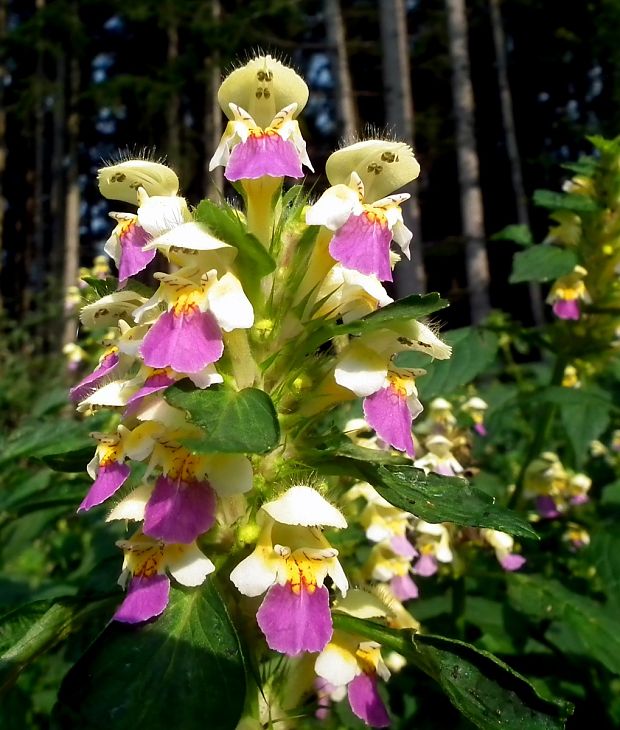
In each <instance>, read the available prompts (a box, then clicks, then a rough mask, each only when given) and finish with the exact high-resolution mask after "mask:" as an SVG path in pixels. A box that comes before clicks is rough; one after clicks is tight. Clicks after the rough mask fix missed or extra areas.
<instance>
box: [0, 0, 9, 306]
mask: <svg viewBox="0 0 620 730" xmlns="http://www.w3.org/2000/svg"><path fill="white" fill-rule="evenodd" d="M7 10H8V0H0V48H5V46H4V39H5V38H6V21H7ZM5 52H6V51H5V50H3V51H1V55H0V274H2V261H3V258H4V254H3V250H4V211H5V207H6V200H5V197H4V174H5V171H6V153H7V149H6V109H5V107H4V85H5V81H6V75H7V67H6V58H5V56H4V54H5ZM3 307H4V305H3V301H2V288H1V287H0V314H1V313H2V310H3Z"/></svg>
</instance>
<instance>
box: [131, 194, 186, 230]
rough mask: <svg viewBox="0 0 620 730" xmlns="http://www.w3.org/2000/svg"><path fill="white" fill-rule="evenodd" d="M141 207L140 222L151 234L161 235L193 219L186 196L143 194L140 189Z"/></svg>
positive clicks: (139, 209) (139, 212) (139, 211)
mask: <svg viewBox="0 0 620 730" xmlns="http://www.w3.org/2000/svg"><path fill="white" fill-rule="evenodd" d="M138 198H139V200H140V207H139V208H138V223H139V224H140V226H141V228H143V229H144V230H145V231H146V232H147V233H150V235H151V236H161V235H163V234H164V233H166V232H168V231H170V230H172V229H173V228H176V227H177V226H180V225H182V224H183V223H186V222H188V221H190V220H191V213H190V212H189V209H188V207H187V202H186V201H185V198H179V197H178V196H176V195H175V196H162V195H155V196H153V197H149V196H148V195H146V196H144V195H141V193H140V190H138Z"/></svg>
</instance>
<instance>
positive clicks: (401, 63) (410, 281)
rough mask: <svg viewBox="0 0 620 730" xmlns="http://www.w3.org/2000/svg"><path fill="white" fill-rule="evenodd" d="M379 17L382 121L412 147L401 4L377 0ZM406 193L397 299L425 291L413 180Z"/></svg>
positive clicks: (404, 19) (395, 0) (401, 1)
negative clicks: (408, 240) (404, 251)
mask: <svg viewBox="0 0 620 730" xmlns="http://www.w3.org/2000/svg"><path fill="white" fill-rule="evenodd" d="M379 16H380V19H381V44H382V51H383V89H384V94H385V96H384V99H385V121H386V123H387V126H388V128H389V129H390V130H392V131H393V132H394V134H395V135H396V137H397V138H398V139H399V140H402V141H403V142H406V143H407V144H408V145H410V146H411V147H413V146H414V144H413V143H414V135H415V125H414V112H413V95H412V92H411V68H410V65H409V44H408V39H407V12H406V10H405V3H404V0H380V3H379ZM409 189H410V191H411V198H410V199H409V200H408V201H407V202H406V203H405V204H404V205H403V206H402V208H403V218H404V221H405V225H406V226H407V228H409V229H410V230H411V232H412V233H413V241H412V245H411V260H410V261H406V260H403V261H402V262H401V264H400V265H399V266H398V267H397V269H396V291H397V294H398V296H399V297H404V296H407V295H408V294H421V293H423V292H424V291H426V271H425V269H424V256H423V253H422V225H421V220H420V206H419V203H418V183H417V181H416V180H414V181H413V182H412V183H411V185H410V186H409Z"/></svg>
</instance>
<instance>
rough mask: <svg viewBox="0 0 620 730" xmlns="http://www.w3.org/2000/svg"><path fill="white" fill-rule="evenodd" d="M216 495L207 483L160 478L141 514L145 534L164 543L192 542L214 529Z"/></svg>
mask: <svg viewBox="0 0 620 730" xmlns="http://www.w3.org/2000/svg"><path fill="white" fill-rule="evenodd" d="M214 521H215V492H214V491H213V489H212V488H211V487H210V485H209V483H208V482H182V481H180V480H173V479H170V478H169V477H165V476H160V477H159V479H158V480H157V482H156V483H155V489H154V490H153V494H151V497H150V499H149V501H148V503H147V505H146V510H145V513H144V528H143V531H144V534H145V535H148V536H149V537H154V538H156V539H158V540H164V541H165V542H180V543H183V544H187V543H190V542H193V541H194V540H195V539H196V538H197V537H198V535H202V533H203V532H206V531H207V530H209V529H210V528H211V527H212V526H213V522H214Z"/></svg>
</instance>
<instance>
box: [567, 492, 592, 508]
mask: <svg viewBox="0 0 620 730" xmlns="http://www.w3.org/2000/svg"><path fill="white" fill-rule="evenodd" d="M589 501H590V497H588V495H587V494H576V495H575V496H574V497H571V500H570V503H571V504H572V505H573V506H579V505H580V504H587V503H588V502H589Z"/></svg>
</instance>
